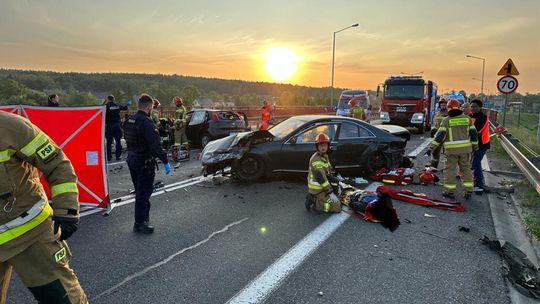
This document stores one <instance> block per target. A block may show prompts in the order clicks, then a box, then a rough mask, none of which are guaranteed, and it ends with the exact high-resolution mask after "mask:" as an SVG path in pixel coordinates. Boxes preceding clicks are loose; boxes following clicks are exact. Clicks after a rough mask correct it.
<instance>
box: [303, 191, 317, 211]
mask: <svg viewBox="0 0 540 304" xmlns="http://www.w3.org/2000/svg"><path fill="white" fill-rule="evenodd" d="M314 205H315V200H313V196H312V195H311V194H309V193H308V194H307V195H306V203H305V206H306V210H307V211H311V210H312V209H313V207H314Z"/></svg>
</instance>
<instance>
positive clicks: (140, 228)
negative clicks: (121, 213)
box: [133, 222, 154, 234]
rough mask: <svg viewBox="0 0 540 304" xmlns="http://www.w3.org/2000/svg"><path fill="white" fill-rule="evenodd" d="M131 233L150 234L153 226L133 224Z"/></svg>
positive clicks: (144, 223)
mask: <svg viewBox="0 0 540 304" xmlns="http://www.w3.org/2000/svg"><path fill="white" fill-rule="evenodd" d="M133 232H138V233H142V234H151V233H154V226H150V225H148V222H143V223H135V224H134V225H133Z"/></svg>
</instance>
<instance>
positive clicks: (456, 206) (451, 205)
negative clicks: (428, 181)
mask: <svg viewBox="0 0 540 304" xmlns="http://www.w3.org/2000/svg"><path fill="white" fill-rule="evenodd" d="M377 192H380V193H384V194H387V195H388V196H390V197H391V198H393V199H396V200H400V201H403V202H406V203H410V204H414V205H420V206H424V207H428V208H436V209H441V210H449V211H455V212H464V211H465V205H463V204H462V203H459V202H454V201H449V200H445V199H440V198H432V197H429V196H427V195H425V194H423V193H414V192H412V191H410V190H400V189H393V188H390V187H387V186H380V187H379V188H377Z"/></svg>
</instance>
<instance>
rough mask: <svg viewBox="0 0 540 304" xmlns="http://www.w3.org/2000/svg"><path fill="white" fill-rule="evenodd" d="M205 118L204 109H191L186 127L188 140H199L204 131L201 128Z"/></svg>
mask: <svg viewBox="0 0 540 304" xmlns="http://www.w3.org/2000/svg"><path fill="white" fill-rule="evenodd" d="M205 118H206V111H193V113H192V115H191V117H190V119H189V122H188V125H187V128H186V136H187V138H188V140H190V141H191V142H194V143H198V142H200V137H201V135H202V132H203V131H204V130H202V129H203V128H204V123H205Z"/></svg>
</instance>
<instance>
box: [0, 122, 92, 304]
mask: <svg viewBox="0 0 540 304" xmlns="http://www.w3.org/2000/svg"><path fill="white" fill-rule="evenodd" d="M0 134H1V136H0V303H5V301H6V292H7V288H8V286H9V281H10V278H11V272H12V270H13V269H15V271H16V272H17V274H18V275H19V278H20V279H21V281H22V282H23V284H24V285H25V286H26V287H27V288H28V289H29V290H30V292H31V293H32V294H33V295H34V298H35V299H36V300H37V302H38V303H87V298H86V295H85V293H84V291H83V289H82V288H81V285H80V284H79V280H78V279H77V277H76V276H75V273H74V272H73V270H72V269H71V268H70V267H69V260H70V258H71V251H70V250H69V248H68V245H67V243H66V240H67V239H68V238H69V237H70V236H71V235H72V234H73V233H74V232H75V231H76V230H77V228H78V225H79V194H78V189H77V176H76V175H75V172H74V170H73V167H72V165H71V162H70V161H69V159H68V158H67V157H66V155H65V154H64V153H63V152H62V149H60V148H59V147H58V146H57V145H56V143H54V142H53V141H52V140H51V139H50V138H49V136H47V134H45V133H43V132H42V131H41V130H40V129H39V128H38V127H36V126H35V125H33V124H32V123H31V122H30V121H28V120H27V119H25V118H22V117H20V116H18V115H14V114H9V113H7V112H3V111H0ZM38 170H39V171H38ZM40 172H41V173H43V177H44V178H45V180H46V181H47V183H48V184H49V186H50V189H51V197H52V202H50V201H49V200H48V199H47V195H46V194H45V191H44V189H43V186H42V185H41V183H40V181H39V178H40ZM15 301H16V302H17V300H15Z"/></svg>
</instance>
